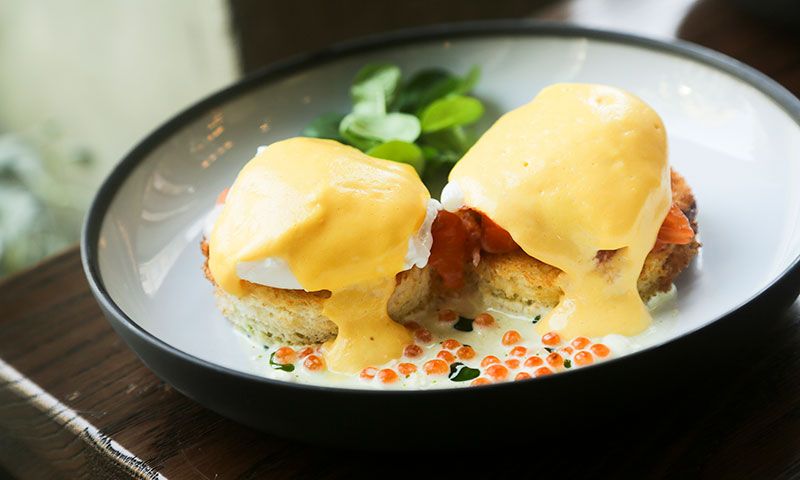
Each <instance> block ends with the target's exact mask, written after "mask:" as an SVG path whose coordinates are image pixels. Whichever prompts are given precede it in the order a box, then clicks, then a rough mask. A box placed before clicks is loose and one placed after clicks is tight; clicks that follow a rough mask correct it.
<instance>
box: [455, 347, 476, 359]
mask: <svg viewBox="0 0 800 480" xmlns="http://www.w3.org/2000/svg"><path fill="white" fill-rule="evenodd" d="M456 355H458V358H460V359H461V360H470V359H472V358H475V349H474V348H472V347H470V346H469V345H464V346H463V347H461V348H459V349H458V350H457V351H456Z"/></svg>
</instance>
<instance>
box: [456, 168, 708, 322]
mask: <svg viewBox="0 0 800 480" xmlns="http://www.w3.org/2000/svg"><path fill="white" fill-rule="evenodd" d="M672 199H673V202H674V203H675V204H676V205H677V206H678V208H680V209H681V211H682V212H683V213H684V214H685V215H686V217H687V218H688V219H689V222H690V224H691V226H692V229H693V230H694V231H695V232H697V222H696V221H695V217H696V215H697V207H696V203H695V198H694V195H693V194H692V191H691V189H690V188H689V186H688V185H687V183H686V181H685V180H684V178H683V177H682V176H680V175H679V174H677V173H675V172H674V171H673V173H672ZM699 248H700V244H699V243H698V242H697V240H696V238H695V239H693V240H692V242H691V243H689V244H686V245H674V244H667V245H658V246H656V247H655V248H654V249H653V250H652V251H651V252H650V254H649V255H648V256H647V258H646V260H645V263H644V267H643V268H642V272H641V274H640V275H639V281H638V288H639V295H640V296H641V297H642V299H643V300H645V301H646V300H648V299H650V298H651V297H653V296H654V295H655V294H657V293H659V292H666V291H668V290H669V289H670V288H671V286H672V282H673V281H674V280H675V277H677V276H678V274H679V273H680V272H682V271H683V270H684V269H685V268H686V267H687V266H688V265H689V262H690V261H691V260H692V258H694V256H695V255H696V254H697V251H698V249H699ZM612 253H613V252H612ZM600 261H601V262H602V260H600ZM560 274H561V270H559V269H557V268H555V267H553V266H551V265H547V264H545V263H543V262H540V261H539V260H537V259H535V258H532V257H530V256H528V255H527V254H525V252H523V251H521V250H517V251H515V252H512V253H505V254H488V253H483V254H482V255H481V258H480V262H479V263H478V265H477V266H475V267H474V268H473V269H471V271H470V272H469V274H468V277H467V278H468V280H467V281H468V289H469V290H471V291H473V292H476V295H477V297H478V298H477V299H476V300H477V303H479V304H480V305H482V307H483V308H496V309H498V310H502V311H505V312H509V313H515V314H520V315H528V316H532V315H535V314H537V313H539V312H541V311H542V310H545V309H550V308H553V307H554V306H556V304H557V303H558V301H559V299H560V298H561V293H562V291H561V288H560V287H558V285H557V283H556V279H557V278H558V276H559V275H560Z"/></svg>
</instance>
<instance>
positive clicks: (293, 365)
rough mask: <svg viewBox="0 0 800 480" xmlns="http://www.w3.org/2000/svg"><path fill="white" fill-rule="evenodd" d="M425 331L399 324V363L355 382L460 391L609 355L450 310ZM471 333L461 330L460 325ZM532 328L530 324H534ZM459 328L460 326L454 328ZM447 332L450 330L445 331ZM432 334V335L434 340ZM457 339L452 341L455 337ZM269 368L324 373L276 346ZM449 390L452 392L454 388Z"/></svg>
mask: <svg viewBox="0 0 800 480" xmlns="http://www.w3.org/2000/svg"><path fill="white" fill-rule="evenodd" d="M431 321H432V323H430V324H429V325H428V327H430V328H428V327H426V326H424V325H421V324H420V323H418V322H407V323H405V324H404V326H405V327H406V329H407V330H408V331H409V333H410V334H411V336H412V338H413V342H414V343H411V344H409V345H406V346H405V347H404V349H403V353H402V357H401V358H399V359H398V360H397V361H396V362H392V363H390V364H387V365H384V366H369V367H366V368H364V369H362V370H361V371H360V372H358V373H357V376H358V378H360V379H361V380H362V381H365V382H371V383H374V384H383V385H392V384H397V383H398V382H400V381H401V380H402V379H407V378H410V377H412V376H414V375H422V376H424V377H426V378H428V379H429V380H428V381H432V382H440V381H446V380H448V379H449V380H452V381H453V382H463V383H461V384H462V385H488V384H492V383H500V382H507V381H520V380H528V379H533V378H538V377H543V376H547V375H552V374H554V373H558V372H563V371H566V370H569V369H572V368H579V367H586V366H589V365H593V364H594V363H597V362H598V361H601V360H603V359H605V358H607V357H608V356H610V355H611V349H610V348H609V347H608V346H607V345H605V344H603V343H595V342H593V341H592V340H591V339H589V338H587V337H583V336H579V337H575V338H572V339H569V340H568V339H564V338H562V337H561V336H560V335H559V334H558V333H557V332H547V333H545V334H544V335H541V336H539V335H536V334H534V333H533V332H532V331H531V330H529V329H524V328H520V327H519V326H517V327H516V329H505V328H504V329H500V328H497V327H499V326H501V325H500V324H499V323H498V321H497V319H495V317H494V316H492V315H491V314H489V313H486V312H484V313H481V314H480V315H477V316H476V317H475V318H474V319H468V318H467V319H465V318H463V317H460V316H459V314H458V313H456V312H455V311H454V310H449V309H443V310H439V311H438V313H437V315H436V317H435V318H433V319H432V320H431ZM464 322H468V323H467V324H468V325H469V326H471V327H472V329H467V330H465V329H464V326H463V323H464ZM534 323H535V322H534ZM459 324H462V325H459ZM451 328H452V329H455V330H460V331H462V332H473V331H474V332H476V333H467V334H468V335H473V334H474V335H476V337H474V338H476V340H477V339H478V338H480V337H478V335H488V337H486V338H489V339H496V340H492V342H494V341H496V342H497V344H496V348H493V349H492V350H491V351H484V352H481V350H482V349H480V348H476V347H473V346H472V345H469V344H467V343H466V342H465V338H466V337H464V336H463V335H462V336H461V337H460V338H461V340H457V339H456V338H452V337H449V336H447V335H444V334H440V333H441V332H442V331H443V330H446V329H451ZM448 331H450V330H448ZM434 332H437V333H436V334H435V333H434ZM456 336H458V335H456ZM270 363H271V364H272V366H273V368H279V369H281V370H284V371H289V372H291V371H294V369H301V370H300V371H305V372H309V373H312V374H317V373H320V372H323V371H325V369H326V365H325V360H324V358H323V356H322V353H321V351H320V349H319V347H313V346H306V347H297V348H293V347H289V346H281V347H279V348H277V349H276V350H275V351H274V353H272V354H271V356H270ZM453 386H456V384H455V383H454V385H453Z"/></svg>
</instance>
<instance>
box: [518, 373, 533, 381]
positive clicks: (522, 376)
mask: <svg viewBox="0 0 800 480" xmlns="http://www.w3.org/2000/svg"><path fill="white" fill-rule="evenodd" d="M529 378H531V374H530V373H527V372H519V373H518V374H517V376H516V377H514V380H527V379H529Z"/></svg>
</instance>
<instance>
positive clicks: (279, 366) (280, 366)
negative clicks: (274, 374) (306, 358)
mask: <svg viewBox="0 0 800 480" xmlns="http://www.w3.org/2000/svg"><path fill="white" fill-rule="evenodd" d="M276 353H278V352H272V355H270V356H269V364H270V365H271V366H272V368H274V369H275V370H283V371H284V372H293V371H294V365H292V364H291V363H278V362H276V361H275V354H276Z"/></svg>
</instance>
